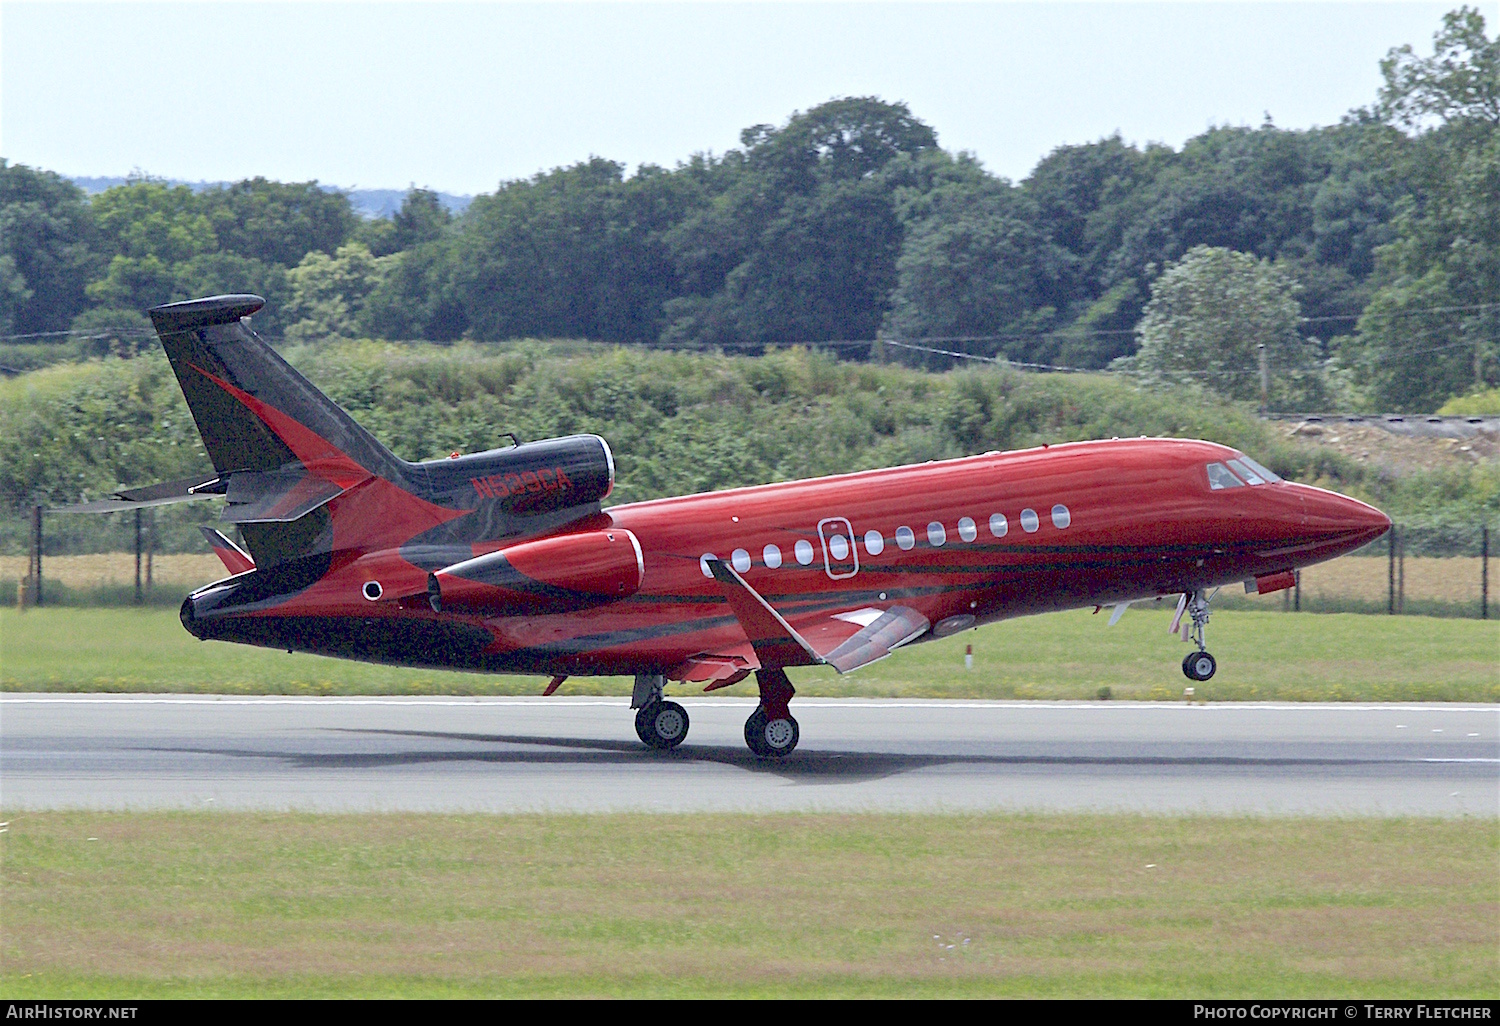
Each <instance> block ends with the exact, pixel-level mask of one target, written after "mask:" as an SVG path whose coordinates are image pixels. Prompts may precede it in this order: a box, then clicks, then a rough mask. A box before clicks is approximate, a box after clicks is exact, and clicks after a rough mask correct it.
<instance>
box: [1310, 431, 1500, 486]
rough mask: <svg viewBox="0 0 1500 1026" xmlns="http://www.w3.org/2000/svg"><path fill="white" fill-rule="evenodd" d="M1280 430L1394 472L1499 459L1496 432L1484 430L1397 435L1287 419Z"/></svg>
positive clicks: (1469, 464) (1499, 448)
mask: <svg viewBox="0 0 1500 1026" xmlns="http://www.w3.org/2000/svg"><path fill="white" fill-rule="evenodd" d="M1283 430H1285V432H1286V434H1287V435H1288V436H1289V437H1291V438H1295V439H1297V440H1298V441H1301V442H1304V443H1306V444H1308V445H1314V446H1321V447H1324V448H1328V449H1334V450H1336V451H1338V452H1340V453H1342V454H1344V455H1345V456H1348V457H1350V458H1351V459H1354V460H1357V461H1359V462H1360V463H1365V464H1369V465H1370V466H1373V467H1377V468H1380V469H1383V470H1386V471H1388V472H1390V473H1391V474H1394V475H1397V476H1400V475H1403V474H1410V473H1413V472H1416V471H1422V470H1439V469H1443V468H1457V467H1471V466H1473V465H1475V464H1476V463H1486V462H1490V461H1495V460H1500V435H1497V434H1495V433H1493V432H1488V431H1479V432H1477V433H1475V434H1474V435H1472V436H1470V437H1467V438H1441V437H1433V436H1428V435H1399V434H1395V433H1394V432H1391V431H1387V430H1386V429H1385V428H1382V427H1377V426H1375V425H1373V424H1351V423H1345V422H1339V421H1324V422H1322V423H1317V422H1311V421H1303V422H1301V423H1288V424H1287V425H1286V426H1285V427H1284V429H1283Z"/></svg>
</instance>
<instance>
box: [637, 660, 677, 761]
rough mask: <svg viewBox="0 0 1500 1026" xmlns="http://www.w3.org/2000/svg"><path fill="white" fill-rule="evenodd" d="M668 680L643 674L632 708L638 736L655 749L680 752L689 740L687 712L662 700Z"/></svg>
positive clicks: (673, 703)
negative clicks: (687, 739) (685, 739)
mask: <svg viewBox="0 0 1500 1026" xmlns="http://www.w3.org/2000/svg"><path fill="white" fill-rule="evenodd" d="M666 685H667V678H666V677H664V676H662V675H661V674H639V675H637V676H636V678H635V690H634V692H632V694H631V696H630V707H631V708H632V709H635V710H636V714H635V732H636V734H637V735H638V736H639V737H640V739H641V740H642V741H644V742H645V743H646V744H647V745H649V746H650V747H652V748H660V749H663V750H665V749H668V748H676V747H677V746H678V745H680V744H682V739H683V738H685V737H687V732H688V714H687V710H686V709H684V708H683V707H682V706H680V705H678V704H677V703H676V702H669V701H667V700H666V699H664V698H663V697H662V689H663V688H665V687H666Z"/></svg>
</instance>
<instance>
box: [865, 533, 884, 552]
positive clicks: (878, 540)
mask: <svg viewBox="0 0 1500 1026" xmlns="http://www.w3.org/2000/svg"><path fill="white" fill-rule="evenodd" d="M865 551H866V552H868V553H869V554H870V555H872V556H878V555H880V554H881V553H882V552H884V551H885V539H884V538H883V537H881V534H880V532H879V531H866V532H865Z"/></svg>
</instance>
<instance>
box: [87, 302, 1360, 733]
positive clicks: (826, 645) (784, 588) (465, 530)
mask: <svg viewBox="0 0 1500 1026" xmlns="http://www.w3.org/2000/svg"><path fill="white" fill-rule="evenodd" d="M263 302H264V301H263V300H261V299H260V298H259V297H256V296H220V297H212V298H209V299H204V300H194V301H189V302H187V303H179V304H169V305H167V306H164V307H158V308H155V309H153V310H152V317H153V319H154V321H155V323H156V326H157V329H158V332H159V334H160V335H161V337H162V343H163V346H164V348H165V350H166V352H167V355H168V358H169V360H170V361H171V362H172V366H173V370H174V372H175V373H176V374H177V377H178V381H179V384H181V386H182V388H183V392H184V396H185V397H186V398H187V400H188V403H189V407H190V408H191V409H192V411H193V415H194V418H195V419H196V421H197V423H198V425H199V428H200V431H201V432H202V433H203V437H204V441H205V446H206V448H207V449H208V450H209V452H210V455H211V457H212V458H213V460H214V465H215V469H216V471H217V472H218V473H219V475H220V476H221V479H222V480H224V481H226V482H227V484H226V485H225V488H226V489H227V492H226V498H227V500H228V502H229V504H230V507H232V508H235V507H237V508H238V512H234V513H232V514H231V515H230V518H231V519H233V517H236V516H237V517H239V518H240V519H238V520H235V521H234V522H236V523H238V524H240V525H241V533H242V535H244V537H245V539H246V544H247V546H248V547H249V549H250V555H252V556H254V560H255V563H256V564H257V565H256V566H255V567H254V568H253V569H249V570H246V571H245V572H243V573H240V574H238V575H237V576H235V577H233V578H230V579H228V580H226V581H221V582H217V583H215V584H212V585H209V586H207V587H205V588H202V589H199V590H198V591H196V592H194V593H193V594H192V595H190V596H189V597H188V599H187V601H186V602H185V603H184V604H183V611H182V618H183V623H184V625H186V626H187V627H188V629H189V630H191V631H192V632H193V633H194V634H196V635H197V636H198V637H201V638H218V639H222V640H230V641H238V642H244V643H249V644H258V645H267V646H272V647H277V648H286V649H288V650H293V649H301V650H304V651H312V652H322V653H325V654H329V655H339V656H346V657H350V658H357V659H367V660H372V661H378V662H386V663H396V664H402V665H421V666H435V667H452V668H458V669H469V670H476V671H481V672H530V673H546V674H550V675H552V676H553V678H554V679H553V681H552V683H551V684H550V685H549V686H548V692H549V693H550V692H551V691H552V690H555V689H556V687H557V686H558V684H560V683H561V679H562V678H563V677H564V676H566V675H571V674H634V675H636V677H637V686H636V691H637V694H636V696H635V699H634V705H635V706H636V707H638V708H639V709H640V712H639V714H638V716H637V721H636V729H637V731H638V733H639V734H640V736H641V738H642V740H643V741H645V742H646V743H647V744H648V745H652V746H655V747H661V748H670V747H672V746H674V745H676V744H678V743H680V742H681V740H682V738H683V736H685V734H686V731H687V714H686V711H685V710H683V709H682V708H681V707H680V706H677V705H675V704H674V703H671V702H666V701H664V700H663V697H662V683H663V681H664V679H666V678H669V677H670V678H672V679H677V680H691V681H698V682H703V683H706V684H707V686H708V688H709V689H712V688H714V687H720V686H723V685H725V684H728V683H733V682H734V681H736V680H739V679H741V678H743V677H744V676H746V675H747V674H748V673H750V672H752V671H758V673H757V680H758V683H759V685H760V690H761V699H762V703H761V707H760V708H759V709H758V710H757V712H756V713H755V714H754V715H752V716H751V717H750V719H749V720H748V721H747V723H746V734H745V737H746V742H747V744H749V746H750V747H751V749H752V750H753V751H755V752H756V753H757V754H760V755H770V756H780V755H785V754H787V753H788V752H790V751H791V750H792V749H793V748H794V747H795V746H796V743H797V725H796V721H795V720H794V719H792V718H791V717H790V714H789V713H788V712H787V701H788V700H789V699H790V698H791V696H792V693H793V690H792V686H791V683H790V681H789V680H788V679H787V677H786V674H785V673H784V672H783V670H784V668H785V667H786V666H795V665H806V664H811V663H819V662H822V663H827V664H829V665H832V666H834V667H835V668H836V669H838V670H840V671H841V672H845V671H849V670H853V669H857V668H858V667H860V666H862V665H865V664H867V663H869V662H871V661H873V660H875V659H879V658H882V657H884V656H886V655H889V654H890V652H891V650H892V649H894V648H897V647H899V646H901V645H903V644H906V643H909V642H918V641H922V640H925V639H927V638H931V637H941V636H943V635H944V634H950V633H953V632H954V631H958V630H962V629H965V628H967V627H970V626H972V625H975V624H979V623H985V622H989V621H993V620H999V619H1003V618H1006V617H1014V616H1025V615H1028V614H1033V613H1044V612H1050V611H1054V610H1061V609H1067V608H1071V607H1079V606H1088V605H1101V606H1102V605H1111V604H1118V603H1124V602H1129V601H1133V600H1138V599H1143V598H1152V597H1157V596H1169V595H1182V596H1183V598H1182V600H1181V602H1180V603H1179V605H1178V614H1177V616H1178V620H1180V621H1182V628H1183V631H1184V635H1185V636H1186V635H1188V634H1191V635H1192V636H1193V638H1194V640H1195V641H1196V642H1197V651H1196V652H1194V653H1191V654H1190V656H1189V659H1187V660H1184V663H1183V671H1184V673H1186V674H1188V676H1190V677H1191V678H1192V679H1194V680H1206V679H1207V678H1208V677H1209V676H1211V675H1212V673H1213V672H1214V661H1213V659H1212V657H1211V656H1210V655H1208V653H1207V652H1206V651H1204V644H1203V626H1204V624H1205V623H1206V622H1207V600H1208V598H1209V597H1210V596H1209V592H1210V591H1211V589H1213V588H1216V587H1219V586H1222V585H1226V584H1232V583H1239V582H1245V581H1249V582H1251V586H1252V588H1257V589H1259V590H1262V591H1265V590H1269V589H1271V588H1275V587H1285V586H1286V585H1287V583H1289V582H1290V581H1293V580H1294V579H1295V578H1294V577H1292V576H1291V575H1292V574H1293V573H1294V572H1295V570H1296V569H1297V568H1299V567H1303V566H1307V565H1308V564H1311V563H1316V562H1319V561H1321V560H1326V559H1331V558H1333V557H1334V556H1338V555H1340V554H1342V553H1345V552H1349V551H1351V550H1353V549H1356V548H1358V547H1360V546H1362V545H1364V544H1366V543H1367V542H1369V541H1371V540H1373V539H1374V538H1377V537H1379V536H1380V535H1381V534H1383V533H1384V532H1385V531H1386V530H1387V529H1388V528H1389V527H1390V521H1389V519H1387V518H1386V516H1385V515H1384V514H1383V513H1381V512H1380V511H1378V510H1376V509H1373V508H1371V507H1370V506H1367V505H1365V504H1364V503H1361V502H1357V501H1355V500H1353V499H1349V498H1346V497H1344V496H1341V495H1337V494H1334V493H1332V492H1328V491H1324V490H1322V489H1318V488H1312V487H1308V486H1305V485H1297V484H1291V483H1286V482H1281V481H1270V482H1265V481H1262V478H1261V477H1260V476H1258V475H1257V474H1254V473H1251V471H1252V470H1256V469H1257V468H1256V467H1255V466H1254V465H1253V463H1252V464H1251V465H1250V467H1249V468H1248V469H1247V468H1246V467H1245V466H1244V465H1243V464H1241V463H1238V462H1235V461H1236V460H1238V459H1240V454H1239V453H1237V452H1235V451H1234V450H1232V449H1229V448H1227V447H1225V446H1222V445H1216V444H1213V443H1209V442H1199V441H1184V440H1179V439H1150V438H1139V439H1128V440H1111V441H1095V442H1076V443H1069V444H1065V445H1054V446H1042V447H1041V448H1038V449H1028V450H1024V451H1020V452H1007V453H1000V452H994V453H986V454H984V455H980V456H971V457H968V458H965V459H958V460H948V461H944V462H932V463H924V464H921V465H917V466H908V467H896V468H893V469H889V470H875V471H867V472H862V473H856V474H847V475H841V476H837V477H827V478H818V479H813V480H805V481H793V482H788V483H784V484H773V485H763V486H760V487H755V488H742V489H735V490H732V491H724V492H715V493H711V494H705V495H691V496H684V497H680V498H673V499H660V500H657V501H653V502H642V503H632V504H627V505H621V506H615V507H613V508H611V509H608V510H604V509H602V508H601V507H600V504H599V503H600V502H601V501H602V499H603V498H605V497H606V496H608V494H609V492H610V489H611V488H612V486H613V482H614V462H613V456H612V454H611V453H610V451H609V447H608V445H607V443H605V442H604V441H603V440H602V439H599V438H596V437H594V436H587V435H578V436H570V437H568V438H562V439H548V440H544V441H541V442H535V443H530V444H528V445H517V446H515V447H514V448H511V449H504V450H493V451H491V452H488V453H477V454H474V455H472V456H467V457H455V458H453V459H451V460H438V461H431V462H428V463H408V462H406V461H403V460H399V459H397V458H396V457H395V456H394V455H393V454H391V453H390V452H389V451H388V450H387V449H385V448H384V446H382V445H381V444H380V443H379V442H378V441H377V440H375V439H374V438H373V437H371V436H370V435H369V434H368V432H366V431H364V429H362V428H360V427H359V426H358V425H357V424H355V423H354V422H353V420H352V419H350V418H349V416H348V414H347V413H345V412H344V411H343V410H340V409H339V408H338V407H337V406H335V405H334V404H333V403H332V402H331V401H330V400H328V398H327V397H326V396H324V395H322V394H321V393H320V392H318V391H317V389H316V388H315V387H313V386H312V385H311V383H309V382H307V381H306V380H305V379H303V378H302V377H301V376H300V375H298V374H297V373H296V371H295V370H293V369H292V368H291V367H289V366H287V365H286V364H285V362H284V361H282V360H281V359H280V357H278V356H276V355H275V353H274V352H273V351H272V350H271V349H270V348H269V347H268V346H266V345H265V344H264V343H263V342H261V341H260V340H259V339H258V338H256V337H255V336H254V335H253V333H251V332H250V331H249V330H248V328H247V327H246V326H245V319H246V318H248V316H249V314H251V313H253V312H254V311H256V310H258V309H259V308H260V307H261V305H262V304H263ZM205 367H212V368H215V370H213V371H211V370H207V369H204V368H205ZM236 382H238V383H236ZM1211 465H1212V477H1211V475H1210V470H1211ZM565 468H566V469H565ZM1231 468H1233V469H1234V471H1235V473H1236V474H1238V475H1239V476H1238V477H1236V476H1235V474H1231ZM1273 476H1274V475H1273ZM278 488H284V489H286V493H285V494H284V495H283V494H282V493H281V492H279V491H277V489H278ZM237 493H238V494H242V495H244V496H246V499H245V501H240V500H237V499H236V494H237ZM324 496H328V498H327V500H326V502H324V501H323V497H324ZM192 497H194V496H192V495H188V496H184V498H192ZM278 499H279V500H280V501H279V502H278ZM174 501H175V500H174ZM115 505H118V504H115ZM267 511H269V513H268V512H267ZM278 511H285V512H284V513H282V512H278ZM304 511H305V512H304ZM278 516H279V517H280V519H279V520H278V519H277V517H278ZM251 525H253V526H251ZM247 528H248V530H247ZM223 541H224V544H223V545H218V546H217V547H219V548H221V549H223V550H224V551H225V553H226V563H228V564H229V565H230V566H231V567H232V566H234V565H235V559H236V558H237V557H236V556H235V552H236V551H237V550H234V547H233V545H232V544H230V543H228V542H227V539H225V540H223ZM240 555H241V556H243V555H244V554H243V553H241V554H240ZM1184 614H1187V615H1188V616H1189V619H1188V620H1182V617H1183V616H1184Z"/></svg>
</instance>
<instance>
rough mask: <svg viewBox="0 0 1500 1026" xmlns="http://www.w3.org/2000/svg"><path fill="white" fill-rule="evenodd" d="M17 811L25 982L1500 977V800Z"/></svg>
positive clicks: (548, 986)
mask: <svg viewBox="0 0 1500 1026" xmlns="http://www.w3.org/2000/svg"><path fill="white" fill-rule="evenodd" d="M6 818H7V819H8V820H9V830H8V833H6V834H4V835H3V837H0V843H3V848H4V860H3V869H0V873H3V876H0V881H3V890H4V896H5V917H4V934H3V938H0V963H3V970H0V987H3V990H4V993H5V994H6V996H7V997H9V998H23V997H43V996H47V997H81V996H89V997H94V998H100V997H111V998H118V997H126V996H141V997H160V996H230V997H245V996H305V995H331V996H333V995H371V996H375V995H406V996H438V995H454V996H460V995H476V996H477V995H490V994H496V995H558V994H566V995H591V994H599V995H604V994H608V995H620V994H642V995H649V994H657V995H669V994H670V995H782V994H784V995H797V994H818V995H846V994H847V995H861V994H863V995H913V996H916V995H938V994H949V995H983V994H997V995H1047V996H1065V995H1071V996H1124V995H1138V996H1198V997H1211V996H1219V997H1233V996H1267V995H1276V996H1280V997H1312V996H1336V995H1337V996H1347V995H1359V996H1365V997H1407V998H1410V997H1419V996H1432V997H1438V996H1443V997H1459V996H1484V997H1493V996H1494V995H1495V994H1496V993H1497V990H1500V896H1497V893H1496V886H1495V881H1496V877H1495V861H1496V856H1497V835H1496V831H1495V829H1494V824H1493V822H1492V821H1489V820H1483V821H1478V820H1458V821H1438V820H1389V819H1388V820H1364V819H1351V820H1340V819H1335V820H1314V819H1255V818H1241V819H1229V818H1167V817H1142V816H1097V815H1096V816H1015V815H1008V816H995V815H990V816H878V815H842V816H841V815H790V816H788V815H778V816H748V815H741V816H657V815H602V816H430V815H429V816H423V815H395V814H391V815H378V814H377V815H348V816H313V815H258V814H203V813H150V814H141V815H136V814H118V813H116V814H110V813H83V812H69V813H39V814H31V813H27V814H22V815H12V816H8V817H6Z"/></svg>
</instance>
